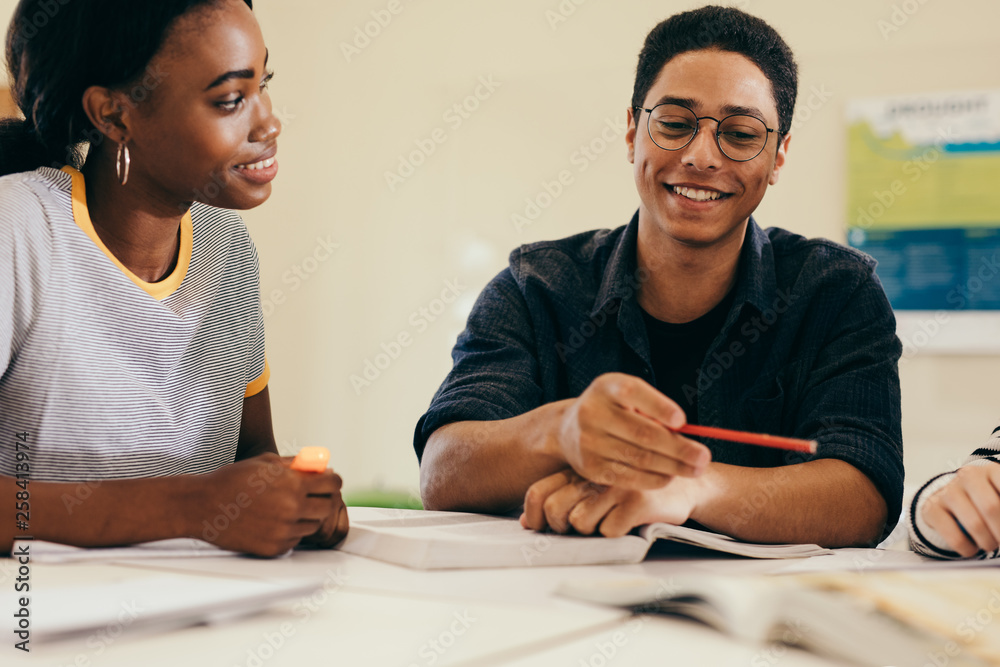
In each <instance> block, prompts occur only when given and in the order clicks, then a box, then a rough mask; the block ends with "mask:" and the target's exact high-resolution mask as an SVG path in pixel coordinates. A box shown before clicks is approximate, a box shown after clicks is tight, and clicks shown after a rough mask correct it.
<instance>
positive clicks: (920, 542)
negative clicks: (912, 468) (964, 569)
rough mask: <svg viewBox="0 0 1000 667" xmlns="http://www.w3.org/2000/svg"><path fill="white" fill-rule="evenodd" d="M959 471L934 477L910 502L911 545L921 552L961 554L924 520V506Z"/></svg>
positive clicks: (952, 556) (943, 556) (927, 554)
mask: <svg viewBox="0 0 1000 667" xmlns="http://www.w3.org/2000/svg"><path fill="white" fill-rule="evenodd" d="M956 474H957V473H954V472H946V473H944V474H942V475H938V476H937V477H934V478H932V479H931V480H930V481H929V482H927V483H926V484H924V487H923V488H922V489H920V490H919V491H917V493H916V495H915V496H914V497H913V502H912V503H911V504H910V517H909V519H910V520H909V521H908V522H907V525H908V526H909V528H910V546H911V547H912V548H913V550H914V551H916V552H917V553H919V554H923V555H925V556H933V557H935V558H959V557H960V556H959V555H958V554H957V553H956V552H954V551H952V550H951V549H950V548H949V546H948V541H947V540H945V539H944V537H943V536H942V535H941V533H939V532H937V531H936V530H934V529H933V528H931V527H930V526H929V525H928V524H927V522H926V521H924V511H923V510H924V506H925V505H926V504H927V500H928V499H929V498H930V497H931V496H933V495H934V494H935V493H937V492H938V491H940V490H941V489H943V488H944V487H946V486H948V483H949V482H950V481H951V480H953V479H954V478H955V475H956Z"/></svg>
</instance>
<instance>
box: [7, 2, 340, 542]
mask: <svg viewBox="0 0 1000 667" xmlns="http://www.w3.org/2000/svg"><path fill="white" fill-rule="evenodd" d="M251 9H252V8H251V2H250V0H245V1H244V0H157V1H156V2H135V1H134V0H72V1H71V2H68V3H66V2H63V3H53V2H44V1H39V0H21V2H20V3H19V4H18V6H17V9H16V10H15V14H14V19H13V21H12V22H11V25H10V28H9V31H8V35H7V61H8V66H9V69H10V80H11V86H12V90H13V93H14V97H15V99H16V101H17V102H18V105H19V107H20V109H21V110H22V112H23V113H24V115H25V117H26V120H25V121H12V120H8V121H4V122H3V124H2V126H0V175H3V177H2V178H0V507H6V508H8V509H7V510H6V511H4V512H2V513H0V552H3V551H9V550H10V548H11V544H12V541H13V540H14V539H17V538H18V537H19V536H24V535H31V536H32V537H34V538H35V539H44V540H52V541H58V542H63V543H67V544H74V545H80V546H102V545H119V544H129V543H137V542H144V541H149V540H156V539H163V538H170V537H182V536H190V537H199V538H203V539H207V540H209V541H212V542H214V543H216V544H217V545H219V546H220V547H223V548H227V549H233V550H238V551H245V552H249V553H253V554H258V555H265V556H266V555H275V554H279V553H282V552H284V551H286V550H288V549H289V548H291V547H293V546H295V545H297V544H298V543H299V542H300V541H307V542H311V543H313V544H315V545H319V546H326V547H329V546H333V545H335V544H336V543H337V542H339V541H340V540H341V539H342V538H343V537H344V535H346V533H347V529H348V525H347V512H346V510H345V509H344V504H343V501H342V500H341V496H340V486H341V480H340V478H339V477H338V476H337V475H336V474H334V473H333V472H332V471H329V470H328V471H327V472H325V473H302V472H298V471H293V470H291V469H290V468H289V467H288V466H287V465H285V464H284V463H283V462H282V460H281V459H280V458H279V457H278V454H277V447H276V446H275V441H274V436H273V433H272V428H271V411H270V402H269V397H268V389H267V382H268V377H269V371H268V367H267V362H266V360H265V358H264V326H263V315H262V311H261V306H260V300H259V288H258V267H257V256H256V252H255V250H254V246H253V243H252V242H251V240H250V237H249V236H248V234H247V230H246V228H245V226H244V225H243V222H242V220H241V219H240V217H239V216H238V215H236V214H235V213H233V212H231V211H228V210H225V209H248V208H252V207H254V206H257V205H259V204H261V203H263V202H264V201H265V200H267V198H268V196H269V195H270V193H271V185H270V182H271V180H272V179H273V178H274V176H275V175H276V173H277V168H278V167H277V163H276V162H275V153H276V150H277V143H276V141H277V137H278V134H279V133H280V131H281V126H280V123H279V122H278V120H277V119H276V118H275V117H274V115H273V113H272V111H271V101H270V99H269V97H268V93H267V83H268V81H269V80H270V78H271V73H270V72H269V71H268V70H267V56H268V54H267V50H266V48H265V46H264V41H263V38H262V36H261V33H260V29H259V27H258V25H257V22H256V20H255V18H254V15H253V13H252V11H251ZM12 509H14V510H16V512H15V511H12Z"/></svg>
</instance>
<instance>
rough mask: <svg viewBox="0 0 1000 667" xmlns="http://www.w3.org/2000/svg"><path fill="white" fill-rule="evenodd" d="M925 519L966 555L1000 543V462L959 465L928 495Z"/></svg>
mask: <svg viewBox="0 0 1000 667" xmlns="http://www.w3.org/2000/svg"><path fill="white" fill-rule="evenodd" d="M922 512H923V518H924V521H926V522H927V525H929V526H930V527H931V528H933V529H934V530H936V531H937V532H938V533H940V534H941V536H942V537H944V539H945V540H946V541H947V542H948V546H950V547H951V548H952V549H953V550H954V551H956V552H958V553H959V554H960V555H961V556H963V557H964V558H969V557H971V556H975V555H976V554H977V553H978V552H979V551H980V550H982V551H987V552H989V551H995V550H996V549H997V548H998V546H1000V465H992V464H990V465H978V466H965V467H964V468H959V470H958V473H957V474H956V475H955V478H954V479H952V480H951V482H949V483H948V485H947V486H945V487H944V488H943V489H940V490H939V491H938V492H937V493H935V494H934V495H932V496H931V497H930V498H928V499H927V502H926V503H924V506H923V508H922Z"/></svg>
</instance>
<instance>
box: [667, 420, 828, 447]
mask: <svg viewBox="0 0 1000 667" xmlns="http://www.w3.org/2000/svg"><path fill="white" fill-rule="evenodd" d="M671 430H673V431H675V432H677V433H683V434H684V435H699V436H702V437H704V438H715V439H717V440H731V441H733V442H742V443H746V444H748V445H761V446H762V447H776V448H778V449H789V450H792V451H795V452H805V453H807V454H815V453H816V441H815V440H800V439H798V438H785V437H782V436H780V435H765V434H764V433H748V432H746V431H732V430H729V429H727V428H716V427H715V426H697V425H695V424H685V425H684V426H682V427H680V428H678V429H671Z"/></svg>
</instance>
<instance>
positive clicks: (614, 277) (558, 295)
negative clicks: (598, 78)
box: [413, 214, 903, 534]
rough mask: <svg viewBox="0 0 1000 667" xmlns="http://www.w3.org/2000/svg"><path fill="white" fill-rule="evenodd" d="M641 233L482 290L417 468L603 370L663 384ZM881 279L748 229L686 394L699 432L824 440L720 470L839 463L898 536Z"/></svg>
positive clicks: (895, 417)
mask: <svg viewBox="0 0 1000 667" xmlns="http://www.w3.org/2000/svg"><path fill="white" fill-rule="evenodd" d="M637 232H638V214H636V215H635V216H633V218H632V221H631V222H630V223H629V224H628V225H626V226H624V227H619V228H618V229H615V230H607V229H602V230H598V231H591V232H586V233H583V234H577V235H575V236H571V237H569V238H565V239H561V240H558V241H546V242H541V243H532V244H529V245H525V246H521V247H520V248H518V249H517V250H515V251H514V252H512V253H511V255H510V265H509V266H508V267H507V268H506V269H504V270H503V271H501V272H500V274H499V275H497V276H496V278H494V279H493V280H492V281H491V282H490V283H489V284H488V285H487V286H486V288H485V289H484V290H483V292H482V294H480V296H479V299H478V300H477V302H476V305H475V306H474V307H473V309H472V313H471V314H470V315H469V320H468V323H467V325H466V329H465V331H463V332H462V334H461V335H460V336H459V338H458V341H457V342H456V344H455V348H454V350H453V351H452V358H453V360H454V366H453V368H452V370H451V372H450V373H449V374H448V377H447V378H445V381H444V383H443V384H442V385H441V388H440V389H438V391H437V393H436V394H435V395H434V398H433V400H432V401H431V405H430V408H429V409H428V410H427V412H426V414H424V416H423V417H421V418H420V421H419V422H418V423H417V427H416V432H415V434H414V442H413V446H414V449H415V450H416V453H417V457H418V459H419V458H420V457H421V456H422V454H423V450H424V446H425V444H426V442H427V438H428V437H429V436H430V435H431V434H432V433H433V432H434V431H435V430H437V429H438V428H440V427H442V426H444V425H446V424H450V423H453V422H459V421H489V420H499V419H507V418H510V417H515V416H517V415H520V414H523V413H525V412H528V411H530V410H533V409H535V408H537V407H539V406H541V405H544V404H547V403H551V402H553V401H558V400H561V399H565V398H573V397H576V396H579V395H580V394H581V393H583V391H584V389H586V388H587V386H588V385H590V383H591V382H592V381H593V380H594V378H596V377H597V376H599V375H601V374H603V373H608V372H620V373H628V374H631V375H635V376H637V377H640V378H643V379H645V380H646V381H648V382H650V383H651V384H653V385H656V377H655V376H654V365H653V363H652V359H653V357H654V355H653V354H651V350H650V342H649V337H648V335H647V330H646V326H645V323H644V321H643V314H642V310H641V308H640V307H639V303H638V299H637V290H638V288H639V286H640V285H641V284H642V282H643V281H644V280H646V279H648V277H649V276H648V275H647V274H646V271H645V270H644V269H639V268H637V261H636V238H637ZM874 270H875V261H874V260H873V259H871V258H870V257H868V256H867V255H865V254H863V253H860V252H857V251H855V250H852V249H850V248H845V247H843V246H840V245H838V244H836V243H833V242H832V241H828V240H825V239H806V238H804V237H802V236H798V235H796V234H792V233H790V232H788V231H785V230H783V229H777V228H770V229H767V230H762V229H761V228H760V227H758V226H757V224H756V223H755V222H754V220H753V218H751V219H750V223H749V224H748V225H747V232H746V238H745V239H744V243H743V248H742V251H741V255H740V262H739V268H738V274H737V279H736V284H735V286H734V287H733V298H732V305H731V306H730V307H729V312H728V314H727V315H726V317H725V320H724V322H723V323H722V325H721V328H719V329H718V330H717V331H716V332H715V335H714V337H713V339H712V341H711V342H710V344H709V345H708V351H707V352H706V353H705V355H704V358H703V359H702V361H701V366H700V369H699V372H698V373H697V379H696V380H694V381H693V383H692V384H690V385H686V386H684V387H683V388H682V389H683V391H685V392H688V394H689V395H691V396H692V398H693V400H694V401H695V402H696V403H697V413H698V423H700V424H704V425H709V426H719V427H723V428H731V429H739V430H746V431H757V432H761V433H770V434H774V435H785V436H791V437H797V438H807V439H814V440H816V441H818V443H819V447H818V452H817V454H816V455H815V456H813V457H807V455H803V454H797V453H791V452H785V451H782V450H775V449H769V448H764V447H755V446H750V445H743V444H734V443H729V442H723V441H718V440H704V442H705V444H706V445H707V446H708V447H709V449H710V450H711V452H712V459H713V460H714V461H719V462H722V463H728V464H733V465H742V466H753V467H773V466H780V465H784V464H789V463H797V462H800V461H803V460H806V459H807V458H834V459H841V460H844V461H846V462H848V463H850V464H852V465H854V466H855V467H857V468H858V469H859V470H861V471H862V472H863V473H864V474H865V475H867V476H868V477H869V478H870V479H871V480H872V482H874V484H875V486H876V487H877V488H878V490H879V491H880V492H881V494H882V496H883V497H884V498H885V501H886V505H887V506H888V511H889V514H888V523H887V526H886V529H885V530H886V534H887V533H888V532H889V531H890V530H891V529H892V528H893V526H894V525H895V523H896V521H897V520H898V517H899V513H900V509H901V504H902V494H903V448H902V434H901V429H900V420H901V413H900V394H899V376H898V372H897V362H898V360H899V356H900V353H901V351H902V347H901V345H900V342H899V339H898V338H897V337H896V326H895V318H894V317H893V314H892V310H891V308H890V306H889V302H888V300H887V299H886V296H885V292H884V291H883V289H882V285H881V283H880V282H879V280H878V278H877V277H876V275H875V272H874ZM765 491H766V489H762V492H765ZM747 500H748V503H750V502H753V499H747ZM758 500H759V499H758ZM751 507H752V506H751Z"/></svg>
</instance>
